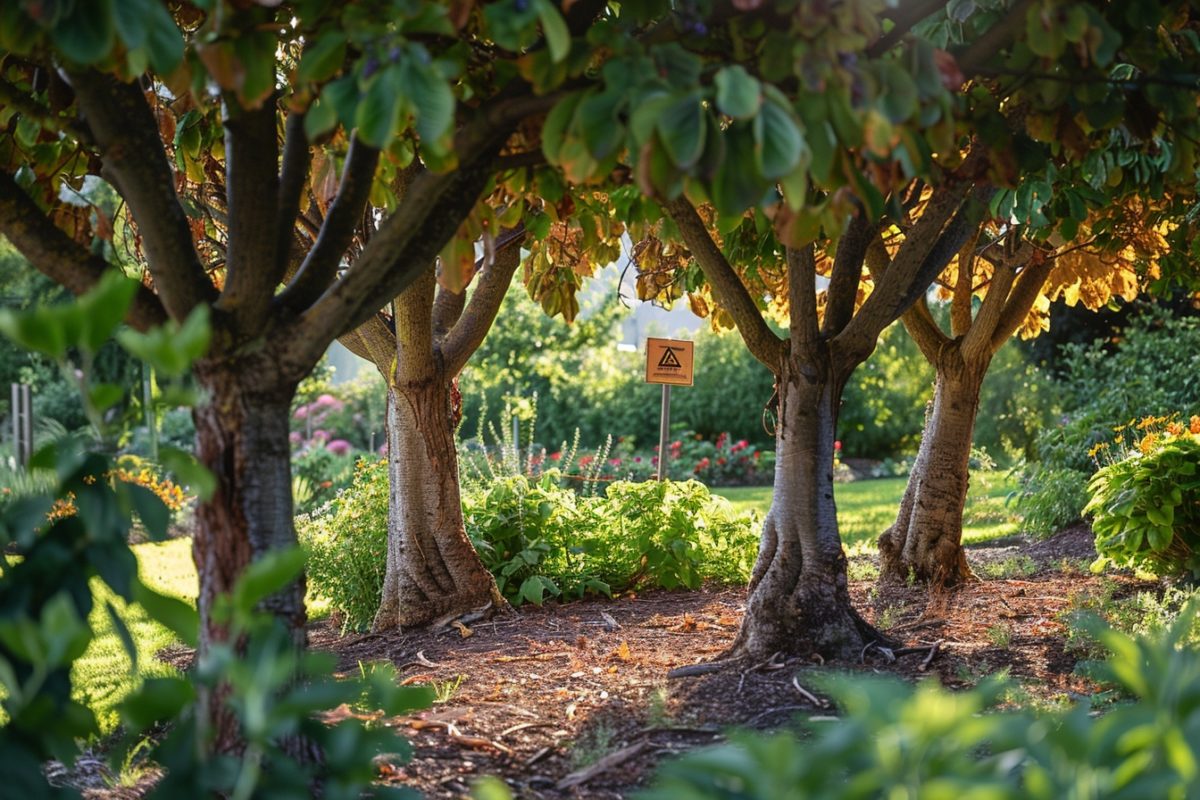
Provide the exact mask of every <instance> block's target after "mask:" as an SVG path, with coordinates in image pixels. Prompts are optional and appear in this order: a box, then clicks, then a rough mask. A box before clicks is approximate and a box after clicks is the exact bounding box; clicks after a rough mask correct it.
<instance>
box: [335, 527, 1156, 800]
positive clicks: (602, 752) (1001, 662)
mask: <svg viewBox="0 0 1200 800" xmlns="http://www.w3.org/2000/svg"><path fill="white" fill-rule="evenodd" d="M1093 556H1094V554H1093V553H1092V552H1091V545H1090V540H1089V539H1088V537H1086V536H1084V535H1082V534H1081V532H1080V531H1079V530H1075V529H1068V530H1067V531H1064V532H1063V534H1060V536H1058V537H1054V538H1053V539H1051V540H1048V541H1046V542H1039V543H1034V544H1028V545H1027V544H1024V543H1020V544H1008V545H1006V546H1000V547H996V546H992V547H987V548H974V549H972V551H971V560H972V564H973V566H974V567H975V568H976V571H977V572H978V573H979V574H980V575H981V577H982V578H983V579H982V580H981V581H980V582H978V583H973V584H970V585H968V586H966V587H964V588H962V589H960V590H958V591H955V592H952V593H947V594H944V595H939V596H935V597H933V598H930V597H929V596H928V595H927V593H925V592H924V591H922V590H914V589H909V588H907V587H891V588H887V589H883V590H879V589H878V588H877V587H876V585H875V584H874V583H873V582H869V581H864V582H854V583H852V586H851V592H852V594H853V596H854V600H855V604H856V606H857V607H859V608H860V609H863V610H864V614H865V615H866V616H867V618H868V619H870V620H872V621H873V622H875V623H876V624H878V625H880V626H881V627H884V628H885V629H886V630H887V632H888V633H889V634H890V635H892V636H894V637H896V638H898V639H903V640H904V641H905V644H908V645H910V646H913V647H923V648H926V649H924V650H921V651H919V652H913V653H910V654H907V655H902V656H900V657H898V658H896V659H895V660H894V661H889V660H888V658H887V654H886V653H881V652H879V651H877V650H872V651H869V652H867V653H865V654H863V656H862V658H860V659H857V660H853V661H851V662H845V663H836V664H824V665H820V664H814V663H810V662H799V661H789V662H781V661H777V662H774V663H766V664H738V665H736V666H732V667H729V668H726V669H724V670H721V671H718V672H713V673H709V674H704V675H701V676H697V677H687V678H679V679H674V680H669V679H668V678H667V673H668V672H669V671H670V670H672V669H675V668H677V667H681V666H686V665H690V664H696V663H698V662H703V661H707V660H711V659H714V658H716V657H718V656H719V655H720V654H721V652H722V651H723V650H724V649H725V648H726V647H727V646H728V645H729V644H730V643H731V642H732V640H733V637H734V635H735V634H736V631H737V627H738V624H739V622H740V620H741V616H742V613H743V609H744V601H745V591H744V590H723V591H697V592H675V593H672V592H651V593H647V594H643V595H628V596H625V597H621V598H619V599H617V600H613V601H609V600H607V599H600V600H586V601H582V602H577V603H572V604H569V605H565V606H546V607H542V608H536V607H524V608H522V609H521V611H520V612H519V613H516V614H513V615H510V616H502V617H498V618H496V619H494V620H489V621H486V622H480V623H476V624H474V625H472V626H471V627H470V628H469V631H470V635H469V636H464V635H463V634H462V633H461V632H459V631H457V630H454V629H450V630H449V631H446V632H442V633H431V632H418V633H411V634H408V633H390V634H385V635H373V634H369V635H350V636H345V637H341V636H339V635H338V629H337V627H336V626H334V625H333V624H331V623H329V622H321V623H317V624H315V625H314V628H313V630H312V642H313V645H314V646H316V647H319V648H323V649H328V650H331V651H333V652H334V653H336V654H337V655H338V657H339V662H340V664H339V669H341V670H344V671H346V672H350V671H353V670H357V669H358V668H359V664H360V663H365V662H369V661H373V660H380V659H384V660H389V661H391V662H393V663H394V664H396V666H397V667H398V668H399V669H400V674H401V677H402V678H403V679H404V680H405V681H406V682H412V683H428V682H432V683H433V684H434V685H435V687H436V688H437V690H438V691H439V693H440V695H441V697H440V699H441V702H438V703H436V704H435V705H434V706H433V708H432V709H430V710H427V711H425V712H422V713H418V714H415V715H413V716H411V717H406V718H402V719H395V720H387V721H386V724H390V725H394V726H395V727H396V728H397V729H398V730H399V731H400V732H401V733H403V735H404V736H405V737H407V738H408V739H410V741H412V743H413V745H414V757H413V759H412V761H411V762H409V763H408V764H403V765H401V764H399V763H396V764H394V765H393V764H392V763H391V762H388V761H387V760H386V759H384V760H382V761H381V767H380V770H381V776H382V777H383V779H384V780H385V781H387V782H390V783H396V784H404V785H409V786H413V787H415V788H417V789H419V790H420V791H421V792H422V793H423V794H424V795H425V796H427V797H431V798H450V797H462V796H463V795H464V793H465V792H466V791H467V790H468V787H469V785H470V783H471V782H472V781H473V780H475V779H477V778H479V777H482V776H484V775H496V776H499V777H500V778H502V779H503V780H505V781H506V782H507V783H509V785H510V786H511V787H512V788H513V790H514V794H516V795H517V796H519V797H526V798H561V797H595V798H616V797H626V796H628V795H629V794H630V793H631V791H632V790H633V789H634V788H635V787H637V786H640V785H642V784H643V783H644V782H645V780H646V779H647V778H648V777H649V775H650V774H651V771H652V769H653V767H654V765H655V764H656V763H658V762H659V761H660V760H662V759H664V758H667V757H669V756H670V755H671V754H672V753H675V752H679V751H681V750H686V749H689V748H692V747H697V746H702V745H705V744H710V743H714V742H717V741H720V740H721V739H722V738H723V736H724V732H725V731H726V730H727V729H728V727H729V726H731V725H743V726H749V727H755V728H770V727H780V726H784V725H789V724H792V723H793V721H794V720H795V718H797V717H801V718H804V717H814V716H815V717H826V716H829V715H831V714H832V713H835V711H834V710H833V709H830V708H828V707H826V705H825V704H824V702H823V700H822V699H821V698H820V697H819V691H818V690H817V689H816V680H815V678H816V674H817V672H818V671H819V669H820V668H822V667H823V668H824V669H838V670H851V671H859V672H868V673H872V674H873V673H878V672H884V673H891V674H899V675H901V676H903V677H906V678H911V679H919V678H921V677H924V676H927V675H933V676H936V677H937V678H938V679H939V680H940V681H942V683H944V684H945V685H947V686H951V687H965V686H970V685H973V684H974V683H976V682H978V681H979V680H980V679H981V678H982V677H983V676H985V675H988V674H992V673H995V672H997V671H1001V670H1006V671H1007V672H1008V674H1009V676H1010V678H1011V680H1012V686H1013V688H1012V690H1011V691H1010V693H1009V695H1008V702H1012V703H1021V704H1029V703H1032V704H1056V703H1065V702H1069V701H1070V700H1073V699H1076V698H1078V697H1080V696H1082V695H1086V694H1090V693H1092V692H1094V691H1095V690H1096V687H1095V686H1094V685H1093V684H1092V683H1091V682H1090V681H1088V680H1087V679H1086V678H1084V677H1082V676H1081V675H1079V674H1076V671H1075V667H1076V664H1077V661H1078V660H1080V659H1081V658H1083V657H1084V654H1083V653H1081V652H1079V651H1077V650H1072V649H1069V647H1068V645H1069V644H1072V640H1071V637H1070V631H1069V628H1068V626H1067V624H1066V622H1065V617H1066V616H1067V615H1068V614H1069V613H1070V612H1071V611H1072V610H1074V609H1077V608H1081V607H1084V606H1086V605H1088V603H1089V599H1088V598H1097V597H1107V598H1110V599H1111V598H1113V597H1114V596H1116V597H1119V596H1123V595H1126V594H1130V593H1132V592H1134V591H1137V590H1139V589H1145V588H1147V587H1148V586H1151V585H1150V584H1146V583H1144V582H1138V581H1136V580H1134V579H1133V578H1131V577H1128V576H1122V575H1117V576H1112V575H1109V576H1105V577H1098V576H1094V575H1091V574H1090V573H1088V572H1087V571H1086V567H1085V565H1086V562H1087V561H1089V560H1090V559H1091V558H1092V557H1093ZM935 642H937V643H939V644H938V647H937V650H936V652H934V654H933V657H932V658H930V657H929V652H930V651H929V649H928V648H930V647H932V645H933V644H934V643H935ZM459 676H463V677H462V678H461V681H460V678H459ZM808 694H813V695H815V696H816V702H815V703H814V702H813V698H811V697H808V696H807V695H808Z"/></svg>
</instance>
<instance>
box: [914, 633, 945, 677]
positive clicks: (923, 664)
mask: <svg viewBox="0 0 1200 800" xmlns="http://www.w3.org/2000/svg"><path fill="white" fill-rule="evenodd" d="M941 647H942V640H941V639H938V640H937V641H936V642H934V643H933V647H930V648H929V655H927V656H925V660H924V661H922V662H921V666H919V667H917V669H919V670H920V671H921V672H924V671H925V670H926V669H928V668H929V664H930V662H932V661H933V659H934V657H935V656H936V655H937V654H938V650H940V649H941Z"/></svg>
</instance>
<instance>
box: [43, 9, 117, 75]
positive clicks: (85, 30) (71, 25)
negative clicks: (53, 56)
mask: <svg viewBox="0 0 1200 800" xmlns="http://www.w3.org/2000/svg"><path fill="white" fill-rule="evenodd" d="M118 1H119V0H118ZM112 2H113V0H87V2H76V3H72V4H71V5H70V6H69V8H70V11H68V12H67V14H66V15H65V16H63V17H62V18H61V19H60V20H59V21H58V23H57V24H56V25H55V26H54V29H53V30H52V31H51V32H50V38H51V39H52V40H53V41H54V46H55V47H57V48H58V49H59V50H60V51H61V52H62V54H63V55H64V56H66V58H67V59H68V60H69V61H72V62H74V63H76V64H95V63H96V62H97V61H100V60H102V59H103V58H105V57H106V56H107V55H108V54H109V53H110V52H111V51H112V48H113V44H114V43H115V41H116V26H115V25H114V24H113V12H112Z"/></svg>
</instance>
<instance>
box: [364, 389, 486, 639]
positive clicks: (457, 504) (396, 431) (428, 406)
mask: <svg viewBox="0 0 1200 800" xmlns="http://www.w3.org/2000/svg"><path fill="white" fill-rule="evenodd" d="M388 475H389V477H390V482H391V487H390V493H389V502H388V544H387V571H386V573H385V576H384V582H383V593H382V595H381V597H380V603H379V611H378V613H377V614H376V615H375V623H374V626H373V627H374V629H375V630H377V631H379V630H387V629H390V628H395V627H398V626H401V627H415V626H420V625H426V624H429V623H430V622H433V621H434V620H437V619H440V618H443V617H446V616H450V615H454V614H456V613H465V612H467V611H471V610H472V609H477V608H479V607H481V606H486V605H487V604H488V603H489V602H492V603H495V604H496V606H497V607H500V606H502V605H503V604H504V601H503V598H501V597H500V594H499V592H498V591H497V589H496V582H495V580H494V579H493V578H492V575H491V573H490V572H488V571H487V568H485V567H484V566H483V562H481V561H480V560H479V555H478V554H477V553H476V552H475V548H474V547H473V546H472V544H471V541H470V539H468V538H467V532H466V529H465V528H464V526H463V515H462V501H461V498H460V496H459V485H458V457H457V453H456V452H455V448H454V427H453V424H452V421H451V419H450V387H449V385H448V384H446V383H445V382H442V381H434V380H429V381H424V382H422V383H419V384H415V385H414V384H409V385H405V386H398V387H395V388H391V389H389V390H388Z"/></svg>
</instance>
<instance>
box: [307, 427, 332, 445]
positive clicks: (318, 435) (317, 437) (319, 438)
mask: <svg viewBox="0 0 1200 800" xmlns="http://www.w3.org/2000/svg"><path fill="white" fill-rule="evenodd" d="M330 438H331V437H330V436H329V431H326V430H321V429H317V430H315V431H313V433H312V440H313V441H314V442H316V443H317V444H323V443H325V442H328V441H329V439H330Z"/></svg>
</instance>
